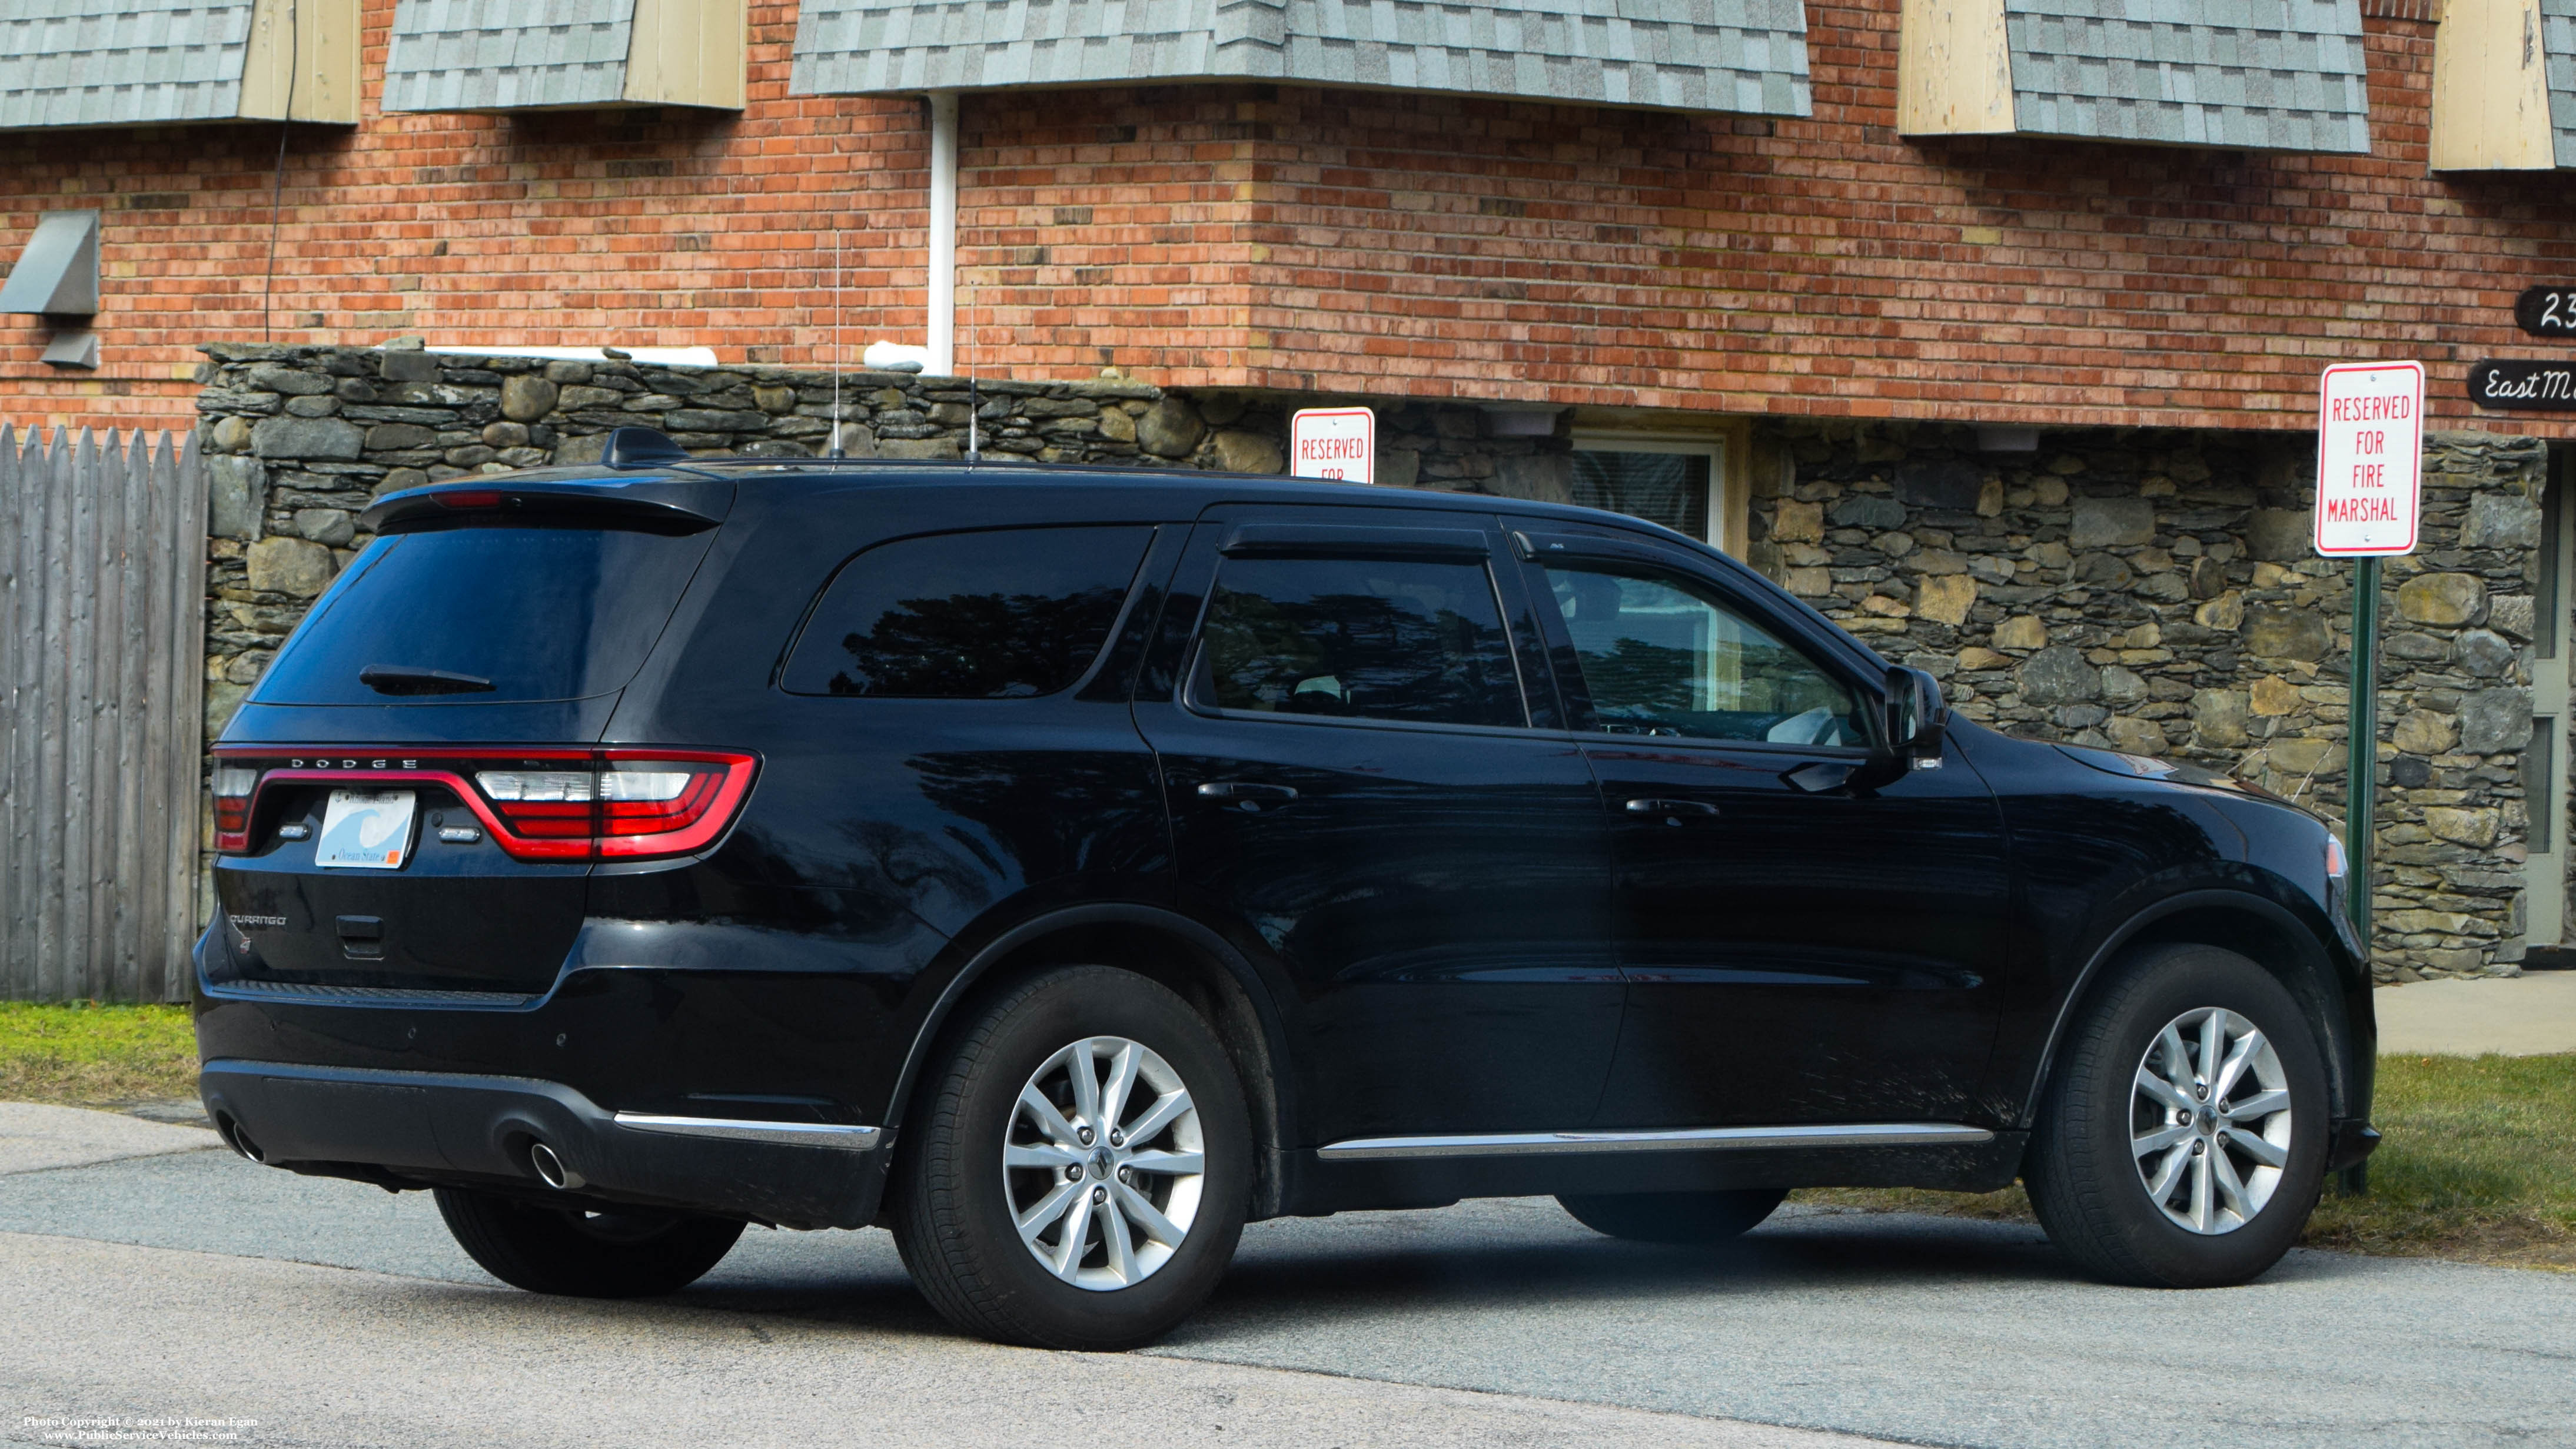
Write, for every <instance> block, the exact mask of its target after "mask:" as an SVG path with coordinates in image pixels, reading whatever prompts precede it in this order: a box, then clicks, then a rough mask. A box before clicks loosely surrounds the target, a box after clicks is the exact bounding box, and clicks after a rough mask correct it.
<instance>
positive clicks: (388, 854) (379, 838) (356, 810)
mask: <svg viewBox="0 0 2576 1449" xmlns="http://www.w3.org/2000/svg"><path fill="white" fill-rule="evenodd" d="M411 806H412V792H410V791H409V790H334V791H332V792H331V803H330V804H329V805H328V806H326V807H325V808H324V809H323V811H322V839H321V840H320V841H319V842H317V843H316V844H315V845H314V847H313V863H314V864H315V865H318V866H321V867H323V868H324V869H326V870H327V869H341V870H400V869H402V863H403V857H404V856H406V855H409V854H410V853H411V816H412V809H411Z"/></svg>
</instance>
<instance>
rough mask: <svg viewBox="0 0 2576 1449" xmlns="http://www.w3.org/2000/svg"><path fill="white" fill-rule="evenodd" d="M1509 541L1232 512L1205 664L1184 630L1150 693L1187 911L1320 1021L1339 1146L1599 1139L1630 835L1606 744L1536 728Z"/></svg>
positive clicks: (1308, 1083) (1305, 1116) (1221, 514)
mask: <svg viewBox="0 0 2576 1449" xmlns="http://www.w3.org/2000/svg"><path fill="white" fill-rule="evenodd" d="M1499 543H1500V533H1499V531H1498V530H1497V529H1496V528H1495V527H1494V525H1493V523H1492V521H1491V519H1490V518H1486V517H1480V516H1478V515H1473V514H1465V513H1446V512H1440V511H1435V510H1402V511H1398V510H1390V509H1382V508H1293V507H1292V508H1266V509H1253V508H1232V509H1221V510H1214V511H1212V512H1211V514H1210V516H1209V518H1208V519H1206V520H1204V521H1203V522H1202V524H1201V526H1200V527H1199V529H1198V530H1197V532H1196V534H1195V535H1194V537H1193V539H1192V543H1191V552H1190V554H1189V556H1188V557H1187V559H1186V560H1185V561H1184V563H1183V566H1182V572H1181V575H1180V577H1179V579H1178V580H1176V582H1175V585H1174V599H1173V603H1172V605H1171V607H1172V609H1174V610H1180V611H1185V613H1183V614H1182V616H1181V618H1180V620H1179V622H1180V623H1182V624H1184V625H1194V626H1193V627H1190V628H1189V633H1188V637H1187V642H1186V646H1185V647H1184V646H1183V645H1182V643H1181V639H1180V635H1179V631H1178V630H1177V629H1175V628H1172V627H1171V626H1170V625H1167V629H1166V634H1167V636H1168V637H1169V638H1170V639H1171V644H1170V645H1169V646H1168V648H1169V650H1170V655H1169V658H1168V660H1167V665H1168V668H1169V673H1168V674H1166V675H1165V677H1164V682H1163V683H1162V685H1161V686H1160V688H1161V690H1162V691H1163V692H1164V697H1162V698H1160V699H1154V698H1151V697H1149V696H1150V695H1151V694H1153V693H1154V692H1155V691H1156V685H1155V682H1154V681H1155V676H1156V673H1157V671H1156V670H1155V669H1153V668H1149V669H1148V670H1147V682H1146V684H1145V685H1144V686H1142V687H1141V688H1140V698H1139V703H1138V706H1137V713H1138V719H1139V722H1140V724H1141V726H1142V728H1143V729H1144V732H1145V736H1146V738H1147V740H1148V741H1150V742H1151V743H1152V745H1153V747H1154V749H1155V751H1156V753H1157V755H1158V756H1159V758H1160V760H1161V762H1162V766H1163V771H1164V780H1165V789H1166V791H1167V798H1168V800H1169V803H1170V808H1171V813H1172V822H1173V832H1174V845H1175V850H1176V856H1177V858H1178V860H1179V862H1180V874H1181V891H1182V896H1183V899H1184V901H1185V903H1186V908H1187V909H1188V910H1189V911H1190V912H1191V913H1192V914H1193V915H1195V916H1197V917H1198V918H1199V919H1200V920H1202V921H1205V922H1207V923H1208V924H1210V925H1211V926H1213V927H1214V928H1216V929H1218V930H1220V931H1222V932H1224V933H1226V934H1227V935H1228V936H1230V937H1231V938H1232V939H1233V940H1235V941H1236V942H1237V943H1238V944H1239V945H1240V946H1241V947H1242V948H1243V949H1244V950H1245V951H1246V952H1247V953H1249V954H1251V955H1253V956H1254V957H1255V958H1256V959H1266V962H1267V964H1268V966H1269V967H1270V968H1271V970H1272V971H1273V972H1274V973H1275V974H1276V977H1277V978H1278V979H1280V980H1282V981H1284V982H1285V983H1286V986H1285V988H1284V989H1285V990H1286V991H1287V992H1288V993H1289V994H1290V995H1291V996H1292V997H1293V1000H1290V1001H1286V1002H1283V1003H1282V1006H1283V1010H1284V1011H1285V1012H1286V1014H1287V1015H1288V1018H1289V1022H1288V1025H1289V1033H1290V1037H1291V1054H1292V1056H1293V1057H1294V1060H1293V1061H1292V1062H1291V1063H1289V1064H1288V1066H1289V1068H1290V1071H1291V1073H1292V1076H1291V1080H1292V1081H1293V1083H1294V1084H1295V1085H1294V1090H1295V1091H1296V1092H1297V1096H1298V1114H1297V1115H1298V1120H1299V1121H1300V1122H1301V1124H1302V1125H1303V1127H1304V1129H1305V1132H1306V1133H1307V1135H1308V1136H1309V1138H1310V1139H1311V1145H1322V1144H1325V1143H1331V1142H1336V1141H1346V1140H1350V1139H1353V1138H1360V1137H1374V1136H1392V1135H1420V1134H1441V1135H1446V1134H1476V1133H1492V1132H1525V1131H1544V1130H1552V1129H1560V1128H1575V1127H1581V1126H1583V1125H1584V1124H1585V1123H1587V1122H1588V1121H1589V1120H1590V1118H1591V1114H1592V1109H1593V1104H1594V1101H1595V1099H1596V1098H1597V1097H1598V1096H1599V1094H1600V1087H1601V1082H1602V1079H1603V1077H1604V1076H1605V1075H1606V1073H1607V1071H1608V1068H1609V1061H1610V1054H1611V1048H1612V1046H1613V1044H1614V1042H1615V1040H1616V1037H1617V1032H1618V1023H1619V1015H1620V1005H1621V984H1620V977H1619V973H1618V967H1617V961H1616V955H1615V947H1614V945H1613V943H1612V940H1611V927H1610V919H1609V904H1610V864H1609V840H1608V833H1607V831H1606V829H1605V827H1604V818H1603V813H1602V809H1601V803H1600V796H1599V794H1598V792H1597V791H1596V790H1595V789H1594V787H1593V783H1592V777H1591V774H1590V772H1589V770H1588V768H1587V767H1586V765H1585V762H1584V759H1583V753H1582V749H1581V745H1580V742H1579V741H1576V740H1574V739H1572V738H1570V737H1567V736H1565V735H1564V734H1563V732H1562V731H1558V730H1553V729H1550V730H1545V731H1542V730H1540V729H1537V728H1534V727H1533V722H1534V717H1533V715H1532V713H1531V704H1530V701H1529V700H1528V699H1526V698H1525V697H1524V693H1523V687H1522V681H1523V679H1524V677H1525V676H1526V677H1528V678H1530V679H1531V680H1532V681H1533V682H1539V671H1540V670H1541V669H1543V667H1544V666H1543V662H1542V661H1541V659H1540V658H1539V656H1538V655H1537V653H1536V650H1535V645H1536V643H1537V639H1536V635H1535V633H1534V631H1533V629H1532V619H1531V614H1530V611H1529V603H1528V600H1527V599H1526V598H1525V596H1523V595H1522V594H1521V591H1520V586H1519V580H1518V577H1517V565H1509V567H1510V569H1511V573H1509V574H1504V573H1500V572H1498V570H1497V569H1496V567H1495V561H1494V556H1493V554H1492V550H1493V548H1494V547H1495V546H1497V545H1498V544H1499ZM1167 617H1169V616H1167ZM1507 621H1508V622H1507ZM1541 689H1542V691H1543V693H1542V695H1541V698H1540V701H1539V705H1540V710H1541V713H1540V714H1539V715H1538V716H1536V717H1535V719H1536V721H1537V722H1538V723H1544V724H1548V725H1553V724H1555V723H1556V720H1555V717H1554V713H1553V712H1554V710H1555V707H1556V706H1555V700H1554V697H1553V692H1552V691H1546V690H1545V686H1544V684H1543V682H1542V683H1541Z"/></svg>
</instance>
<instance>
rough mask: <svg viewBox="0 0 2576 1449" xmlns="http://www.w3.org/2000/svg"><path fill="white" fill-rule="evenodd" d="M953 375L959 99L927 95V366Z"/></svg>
mask: <svg viewBox="0 0 2576 1449" xmlns="http://www.w3.org/2000/svg"><path fill="white" fill-rule="evenodd" d="M923 371H925V372H927V373H929V374H930V375H932V376H934V377H954V376H956V375H957V93H956V92H955V91H933V92H931V93H930V360H929V361H928V362H927V363H926V364H924V367H923Z"/></svg>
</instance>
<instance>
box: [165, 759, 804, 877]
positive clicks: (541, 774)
mask: <svg viewBox="0 0 2576 1449" xmlns="http://www.w3.org/2000/svg"><path fill="white" fill-rule="evenodd" d="M227 753H228V754H232V755H234V756H235V757H236V758H233V759H219V760H218V761H217V762H216V765H215V772H214V795H215V847H216V849H218V850H221V851H224V852H227V853H230V854H237V855H238V854H247V853H248V852H249V851H250V849H251V827H252V823H253V822H254V821H256V820H257V819H258V818H259V815H260V810H259V805H258V795H259V792H260V791H262V790H264V789H267V788H268V787H270V786H285V785H313V786H336V785H342V784H346V785H351V786H356V787H358V788H363V789H370V790H382V789H386V788H388V787H395V786H401V785H406V784H423V785H431V786H437V787H441V788H443V789H444V790H446V791H447V792H449V793H450V794H453V795H454V796H455V797H456V798H457V799H458V800H459V801H460V802H462V803H463V804H464V806H465V808H466V809H468V810H470V811H472V812H473V813H474V815H475V816H476V818H478V819H480V820H481V821H482V822H483V825H484V828H485V829H486V830H488V831H489V832H490V833H491V837H492V842H493V843H494V844H495V845H498V846H499V847H501V849H502V850H504V851H506V852H508V853H509V854H510V855H512V856H514V857H516V858H517V859H520V860H554V861H578V860H593V859H602V858H607V859H617V860H645V859H651V858H653V857H656V856H671V855H691V854H694V853H696V852H698V851H701V850H704V849H706V848H707V847H708V846H710V845H713V844H714V843H715V842H716V838H717V837H718V836H721V835H722V834H724V832H725V828H726V827H727V826H729V825H731V824H732V823H733V819H734V817H735V816H736V815H737V814H739V813H741V810H742V802H743V800H744V799H745V798H746V797H748V796H749V795H750V793H751V780H752V775H753V773H754V772H755V770H756V769H757V768H758V764H759V762H758V761H757V760H756V759H754V758H753V757H752V756H750V755H747V754H743V753H740V752H737V751H732V750H646V749H612V750H579V749H573V750H565V749H542V748H541V749H533V750H528V749H513V750H500V749H467V750H442V751H437V752H435V753H432V752H429V751H423V752H421V753H420V754H416V755H411V756H408V757H404V756H401V755H396V754H381V755H380V754H377V753H375V752H372V751H363V750H359V751H353V750H349V749H347V748H345V747H344V748H342V749H340V750H336V751H332V752H330V753H329V754H327V755H325V754H322V753H321V752H318V751H317V752H315V754H314V755H311V756H304V755H291V754H290V753H287V752H272V751H271V750H268V749H260V750H259V751H258V755H259V758H258V759H257V760H255V761H254V760H245V759H241V758H239V757H240V756H243V755H248V754H249V753H250V751H249V750H245V749H243V748H242V747H240V746H233V747H230V748H229V749H228V750H227Z"/></svg>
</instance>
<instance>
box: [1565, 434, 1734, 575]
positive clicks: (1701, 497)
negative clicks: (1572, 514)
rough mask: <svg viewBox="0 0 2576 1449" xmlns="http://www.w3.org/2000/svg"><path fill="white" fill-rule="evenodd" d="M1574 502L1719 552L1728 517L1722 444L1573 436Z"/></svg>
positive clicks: (1706, 440)
mask: <svg viewBox="0 0 2576 1449" xmlns="http://www.w3.org/2000/svg"><path fill="white" fill-rule="evenodd" d="M1574 501H1575V502H1576V503H1579V504H1581V505H1583V506H1584V507H1586V508H1606V509H1608V510H1610V511H1611V512H1613V513H1626V514H1630V515H1633V516H1635V517H1638V518H1643V519H1645V520H1647V521H1649V522H1652V523H1660V524H1662V525H1663V526H1664V527H1666V528H1669V529H1672V530H1673V531H1674V532H1676V533H1683V534H1688V535H1689V536H1691V537H1692V538H1696V539H1699V540H1701V541H1702V542H1705V543H1711V544H1716V545H1718V546H1720V547H1723V546H1724V545H1725V543H1726V541H1727V539H1726V528H1727V521H1728V517H1729V515H1728V510H1727V506H1726V504H1727V498H1726V444H1725V442H1724V440H1722V439H1718V438H1679V439H1676V438H1653V437H1634V436H1627V435H1622V434H1618V433H1582V432H1578V433H1576V434H1575V435H1574Z"/></svg>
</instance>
